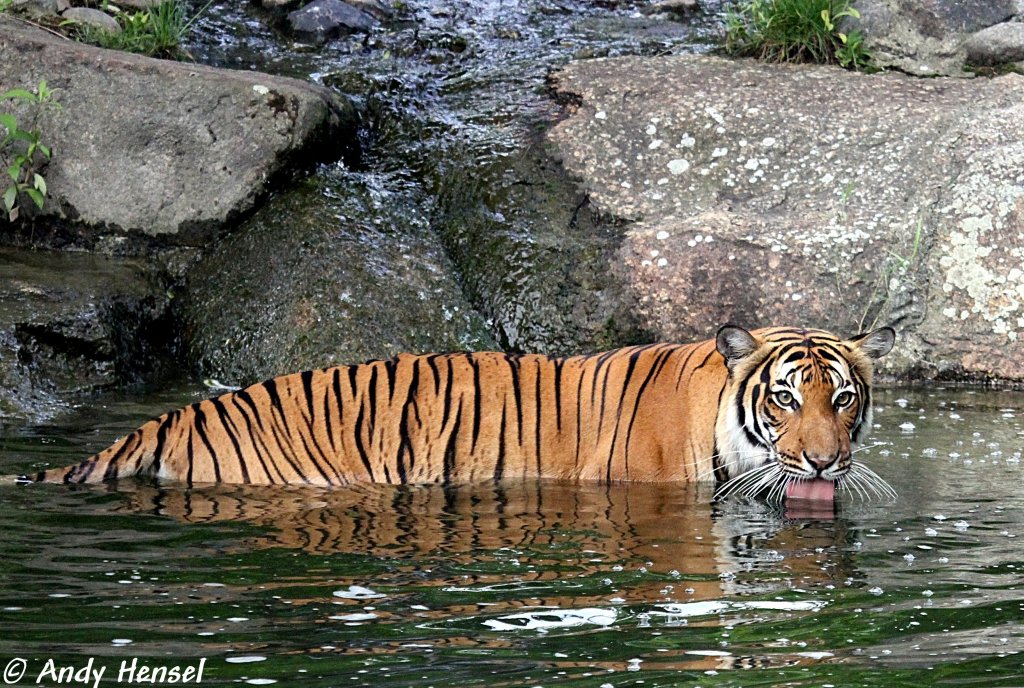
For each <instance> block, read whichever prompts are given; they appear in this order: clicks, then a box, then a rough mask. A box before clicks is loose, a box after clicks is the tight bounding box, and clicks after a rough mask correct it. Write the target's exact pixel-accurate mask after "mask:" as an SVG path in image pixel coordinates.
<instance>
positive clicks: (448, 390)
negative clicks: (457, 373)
mask: <svg viewBox="0 0 1024 688" xmlns="http://www.w3.org/2000/svg"><path fill="white" fill-rule="evenodd" d="M445 363H446V364H447V365H448V372H447V373H446V376H447V381H446V383H445V388H444V403H443V405H442V406H443V408H442V412H441V427H440V428H439V429H438V432H437V436H438V437H440V436H441V435H443V434H444V429H445V428H446V427H448V416H450V415H451V411H452V391H453V390H452V375H453V373H452V359H451V358H446V359H445Z"/></svg>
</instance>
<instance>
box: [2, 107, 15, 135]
mask: <svg viewBox="0 0 1024 688" xmlns="http://www.w3.org/2000/svg"><path fill="white" fill-rule="evenodd" d="M0 125H3V127H4V129H6V130H7V131H9V132H12V133H13V132H14V131H16V130H17V129H18V120H16V119H14V115H9V114H7V113H6V112H0Z"/></svg>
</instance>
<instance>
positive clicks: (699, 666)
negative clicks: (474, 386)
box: [0, 389, 1024, 688]
mask: <svg viewBox="0 0 1024 688" xmlns="http://www.w3.org/2000/svg"><path fill="white" fill-rule="evenodd" d="M879 397H880V403H879V408H878V413H877V424H878V427H877V428H876V431H875V434H874V437H873V442H876V443H878V444H877V446H874V447H872V448H870V449H868V450H866V451H864V452H863V453H862V454H861V456H863V457H865V461H866V462H867V463H869V464H870V465H871V466H872V467H873V468H874V469H875V470H876V471H877V472H878V473H880V474H881V475H883V476H884V477H885V478H886V479H887V480H888V481H889V482H890V483H891V484H892V485H893V486H894V487H895V488H896V490H897V491H898V492H899V495H900V496H899V499H898V500H897V501H895V502H894V503H867V504H865V503H861V502H859V501H857V500H856V499H849V498H847V500H846V501H845V502H844V503H843V505H842V506H841V507H840V508H839V510H838V512H837V513H835V514H814V515H813V517H810V518H808V517H794V515H793V514H787V513H785V512H784V511H780V510H777V509H774V508H772V507H769V506H767V505H765V504H761V503H757V502H743V501H737V502H728V503H725V504H720V505H712V504H711V502H710V497H711V495H710V491H709V489H708V488H696V487H692V486H680V485H660V486H652V485H618V486H602V485H592V484H585V485H567V484H558V483H543V482H541V483H537V482H532V481H531V482H526V483H523V482H515V481H513V482H507V483H502V484H498V485H494V484H487V485H476V486H467V487H456V488H448V489H445V488H442V487H437V486H429V487H407V488H386V487H371V486H367V487H361V488H357V489H344V490H341V489H339V490H331V491H325V490H303V489H298V488H295V489H269V488H264V489H243V488H219V489H194V490H183V489H178V488H174V487H166V486H164V487H161V486H157V485H154V484H150V483H141V482H122V483H121V484H118V485H116V486H102V487H94V488H88V487H86V488H81V487H79V488H74V487H65V486H29V487H21V488H15V487H5V488H3V489H2V491H0V530H2V532H3V533H4V535H3V538H2V540H0V665H4V664H6V663H7V662H8V661H9V660H10V659H12V658H15V657H21V658H24V659H25V660H26V662H27V664H28V673H27V674H26V678H24V679H23V680H22V681H21V683H20V684H19V685H32V684H33V683H34V679H35V678H36V675H37V674H38V673H39V672H40V671H41V670H42V669H43V668H44V667H45V662H46V661H47V660H48V659H54V660H55V663H56V664H58V665H66V666H71V665H73V666H76V667H81V666H84V665H85V663H86V662H87V661H88V660H89V659H90V658H92V659H93V661H94V667H100V666H105V667H107V670H106V675H105V676H104V680H103V682H101V685H116V678H117V672H118V669H119V667H120V663H121V661H122V660H128V661H130V660H132V659H138V661H139V662H141V663H148V664H149V665H152V666H165V667H169V666H173V665H181V666H189V665H194V664H196V663H198V661H199V660H200V659H201V658H206V663H205V665H204V675H203V684H204V685H221V684H227V683H239V682H241V683H248V684H256V685H266V684H269V683H271V682H277V683H281V684H284V685H304V686H339V685H353V686H359V685H373V686H384V685H395V686H442V685H444V686H475V685H487V686H542V685H543V686H549V685H569V684H571V685H574V686H575V685H582V686H595V688H596V687H598V686H608V685H611V686H632V685H644V686H658V685H699V686H744V687H746V686H762V685H763V686H768V685H771V686H774V685H797V686H822V685H829V684H831V685H836V686H854V685H864V686H875V685H877V686H919V685H954V684H955V685H965V684H977V685H985V686H1019V685H1021V684H1022V683H1024V671H1022V668H1021V667H1022V657H1024V655H1022V654H1021V651H1022V650H1024V624H1022V623H1021V619H1024V614H1022V612H1024V592H1021V589H1020V588H1021V585H1022V583H1024V578H1022V575H1021V574H1022V567H1024V547H1022V545H1021V542H1022V537H1021V536H1022V533H1024V528H1022V522H1024V498H1022V496H1021V490H1020V484H1021V478H1022V473H1021V467H1020V456H1021V444H1022V442H1021V437H1022V435H1024V425H1022V423H1021V415H1022V413H1024V412H1022V410H1021V407H1022V406H1024V404H1022V403H1021V402H1022V401H1024V398H1022V397H1021V396H1020V395H1019V394H1014V393H1009V392H994V391H987V390H985V391H982V390H942V389H920V390H908V389H892V390H882V391H881V392H880V394H879ZM191 398H193V393H192V392H191V391H189V390H179V391H176V392H169V393H166V394H164V395H162V396H160V397H158V398H145V399H128V400H124V399H121V400H110V402H109V403H107V404H105V405H97V406H96V407H93V408H91V409H90V410H89V411H88V412H83V413H82V414H81V415H80V416H79V417H77V418H71V419H68V420H67V422H66V423H64V424H63V425H60V426H52V427H35V428H33V427H12V426H8V427H4V428H2V430H0V432H2V434H0V470H2V471H3V472H11V471H14V470H31V469H35V468H37V467H41V466H44V465H56V464H62V463H66V462H69V461H71V460H74V459H76V458H79V457H81V456H82V455H84V454H86V453H88V452H90V451H93V450H96V449H99V448H101V447H102V446H104V445H105V444H106V443H107V442H108V441H109V440H111V439H113V438H114V437H115V436H117V435H119V434H122V433H124V432H126V431H128V430H130V429H131V428H132V427H134V425H135V424H136V423H137V422H138V421H139V420H140V419H141V418H143V417H145V416H147V415H150V414H152V413H155V412H157V411H159V410H161V409H163V408H166V407H167V406H170V405H174V404H177V403H182V402H186V401H189V400H190V399H191ZM43 685H46V681H45V680H44V681H43Z"/></svg>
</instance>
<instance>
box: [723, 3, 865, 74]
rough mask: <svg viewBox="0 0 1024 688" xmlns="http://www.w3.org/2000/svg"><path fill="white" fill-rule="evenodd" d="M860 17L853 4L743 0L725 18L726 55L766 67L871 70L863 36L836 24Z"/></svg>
mask: <svg viewBox="0 0 1024 688" xmlns="http://www.w3.org/2000/svg"><path fill="white" fill-rule="evenodd" d="M859 18H860V13H859V12H858V11H857V10H856V9H854V8H853V7H851V2H850V0H740V1H738V2H736V4H735V5H734V6H733V7H732V8H731V9H729V10H728V12H727V13H726V18H725V24H726V35H725V50H726V52H728V53H729V54H731V55H743V56H752V57H756V58H758V59H760V60H764V61H766V62H816V63H819V64H838V65H841V66H843V67H846V68H847V69H857V70H862V71H866V70H868V69H870V59H871V58H870V55H869V54H868V52H867V50H865V48H864V43H863V37H862V36H861V34H860V32H859V31H856V30H852V31H849V32H844V31H842V30H841V29H840V27H839V26H838V24H840V23H842V21H843V20H847V21H848V20H851V19H853V20H856V19H859Z"/></svg>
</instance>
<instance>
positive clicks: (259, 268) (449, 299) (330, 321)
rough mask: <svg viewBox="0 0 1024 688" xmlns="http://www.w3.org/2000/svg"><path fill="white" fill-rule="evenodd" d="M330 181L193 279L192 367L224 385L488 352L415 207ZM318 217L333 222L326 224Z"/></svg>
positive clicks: (277, 205) (256, 226)
mask: <svg viewBox="0 0 1024 688" xmlns="http://www.w3.org/2000/svg"><path fill="white" fill-rule="evenodd" d="M383 182H384V180H377V183H376V184H374V180H373V179H372V178H371V179H365V178H361V177H359V176H356V175H351V174H349V173H344V172H340V171H338V172H335V173H333V174H332V175H331V179H330V181H329V182H328V183H327V184H326V185H324V186H323V187H321V186H320V185H318V184H317V183H314V182H308V183H306V184H303V185H301V186H299V187H296V188H294V189H293V190H291V191H289V192H288V193H286V194H282V195H280V196H279V197H277V198H275V199H273V200H272V201H271V202H270V203H269V204H268V205H267V206H266V207H265V208H263V209H261V210H260V211H259V212H257V213H256V214H255V215H254V216H253V217H252V218H251V219H250V220H248V221H247V222H246V223H245V224H244V225H243V226H242V227H241V228H239V230H238V231H236V232H234V233H233V234H232V235H231V236H229V237H228V238H227V239H226V240H224V241H223V242H222V243H221V244H219V245H218V246H217V247H216V248H215V249H214V250H213V251H212V252H211V253H210V254H209V255H208V256H206V257H204V258H203V259H202V260H201V261H200V262H199V264H198V265H197V266H196V267H195V268H194V269H193V270H191V272H190V273H189V274H188V278H187V288H186V290H185V293H184V295H183V297H182V299H181V309H180V315H181V318H182V319H183V322H184V323H185V325H184V340H185V348H186V352H187V355H188V357H189V358H190V360H192V361H194V362H196V364H197V365H198V366H199V367H200V368H201V369H202V371H203V372H204V373H206V374H208V375H213V376H215V377H217V378H219V379H220V380H221V381H223V382H232V383H246V382H254V381H257V380H260V379H262V378H265V377H268V376H271V375H278V374H282V373H286V372H293V371H295V370H303V369H308V368H310V367H318V366H328V365H332V364H337V363H353V362H356V363H358V362H361V361H363V360H367V359H371V358H386V357H390V356H393V355H395V354H397V353H400V352H403V351H411V352H426V351H452V350H466V349H481V348H494V342H493V340H492V339H491V337H490V336H489V334H488V332H487V327H486V324H485V323H484V322H483V319H482V318H481V317H480V316H479V315H478V314H477V313H476V312H475V311H474V309H473V308H472V306H471V305H470V304H469V303H468V302H467V301H466V299H465V298H464V297H463V295H462V292H461V289H460V287H459V284H458V282H457V281H456V279H455V277H454V276H453V275H454V270H453V269H452V265H451V262H450V260H449V259H448V258H447V256H446V254H445V252H444V250H443V249H442V247H441V245H440V244H439V242H438V241H437V239H436V238H435V237H434V235H433V233H432V232H431V231H430V229H429V225H428V219H427V218H426V216H425V215H424V214H423V207H424V204H423V199H406V198H402V197H401V194H397V195H396V194H395V193H394V192H392V191H388V190H387V189H386V184H384V183H383ZM325 218H330V221H329V222H325V221H324V219H325Z"/></svg>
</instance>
